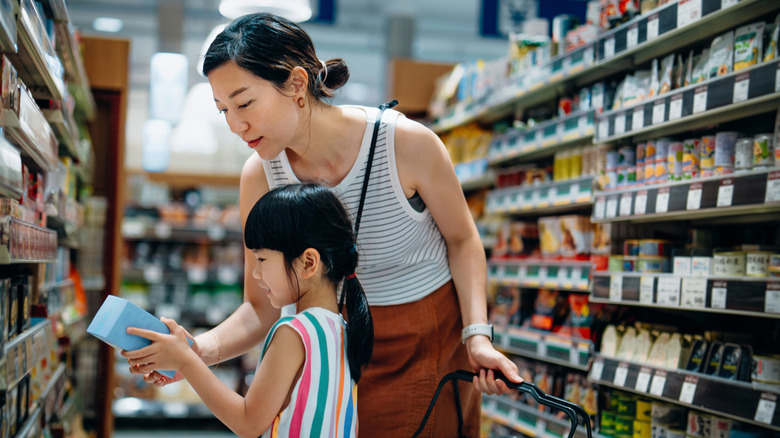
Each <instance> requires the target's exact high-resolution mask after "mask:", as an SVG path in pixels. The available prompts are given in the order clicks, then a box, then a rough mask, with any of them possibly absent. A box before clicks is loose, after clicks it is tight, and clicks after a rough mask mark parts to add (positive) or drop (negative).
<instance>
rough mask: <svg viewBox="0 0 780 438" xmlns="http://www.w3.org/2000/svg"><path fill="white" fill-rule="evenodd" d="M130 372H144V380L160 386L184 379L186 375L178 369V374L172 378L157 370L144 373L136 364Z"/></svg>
mask: <svg viewBox="0 0 780 438" xmlns="http://www.w3.org/2000/svg"><path fill="white" fill-rule="evenodd" d="M130 374H143V376H144V382H146V383H148V384H150V385H154V386H158V387H161V386H165V385H169V384H171V383H174V382H178V381H179V380H182V379H184V376H183V375H182V374H181V373H180V372H178V371H176V374H174V376H173V377H172V378H171V377H165V376H163V375H162V374H160V373H158V372H157V371H152V372H151V373H144V372H143V371H140V370H139V369H138V368H136V367H135V366H131V367H130Z"/></svg>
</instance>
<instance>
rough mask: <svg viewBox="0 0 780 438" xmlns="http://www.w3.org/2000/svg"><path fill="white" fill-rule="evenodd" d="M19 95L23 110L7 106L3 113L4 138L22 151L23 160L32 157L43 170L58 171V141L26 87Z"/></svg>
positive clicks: (21, 88)
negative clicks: (24, 157)
mask: <svg viewBox="0 0 780 438" xmlns="http://www.w3.org/2000/svg"><path fill="white" fill-rule="evenodd" d="M16 92H17V93H19V96H18V97H19V107H18V108H14V109H11V108H8V107H6V106H5V102H4V103H3V106H4V107H3V108H2V109H0V126H2V127H3V134H4V135H5V137H6V138H7V139H8V140H9V141H10V142H11V143H13V144H15V145H17V146H18V147H19V149H20V150H21V152H22V156H26V157H30V158H31V159H32V161H33V162H34V163H35V165H36V166H37V167H39V168H40V169H42V170H47V171H50V170H54V169H56V168H57V162H58V161H57V151H58V149H57V140H56V138H55V137H54V133H53V132H52V130H51V126H50V125H49V122H47V121H46V118H45V117H44V116H43V113H42V112H41V110H40V108H38V105H37V104H36V103H35V100H34V99H33V98H32V96H30V94H29V91H27V90H26V89H25V87H24V85H23V84H20V86H19V88H18V89H17V91H16Z"/></svg>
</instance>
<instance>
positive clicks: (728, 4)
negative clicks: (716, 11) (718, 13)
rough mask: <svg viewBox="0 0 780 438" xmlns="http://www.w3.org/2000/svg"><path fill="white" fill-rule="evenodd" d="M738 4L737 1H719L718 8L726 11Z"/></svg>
mask: <svg viewBox="0 0 780 438" xmlns="http://www.w3.org/2000/svg"><path fill="white" fill-rule="evenodd" d="M737 3H739V0H720V8H721V9H726V8H729V7H731V6H734V5H736V4H737Z"/></svg>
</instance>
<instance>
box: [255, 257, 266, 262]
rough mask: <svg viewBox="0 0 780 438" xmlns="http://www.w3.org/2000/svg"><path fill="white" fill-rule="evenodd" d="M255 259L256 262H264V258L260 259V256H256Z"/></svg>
mask: <svg viewBox="0 0 780 438" xmlns="http://www.w3.org/2000/svg"><path fill="white" fill-rule="evenodd" d="M257 261H258V262H260V263H262V262H264V261H265V259H261V258H260V257H258V258H257Z"/></svg>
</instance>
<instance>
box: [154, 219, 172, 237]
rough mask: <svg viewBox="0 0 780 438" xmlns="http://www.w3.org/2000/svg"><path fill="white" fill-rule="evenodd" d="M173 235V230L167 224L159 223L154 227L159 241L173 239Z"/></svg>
mask: <svg viewBox="0 0 780 438" xmlns="http://www.w3.org/2000/svg"><path fill="white" fill-rule="evenodd" d="M172 233H173V229H172V228H171V225H170V224H169V223H167V222H157V224H155V226H154V235H155V236H157V238H158V239H168V238H170V237H171V234H172Z"/></svg>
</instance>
